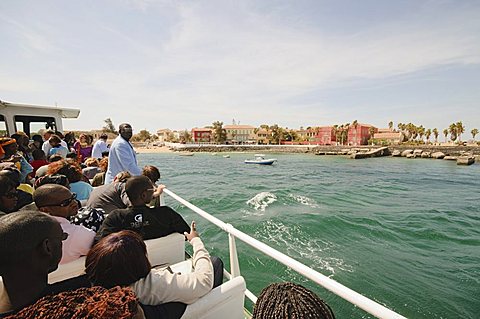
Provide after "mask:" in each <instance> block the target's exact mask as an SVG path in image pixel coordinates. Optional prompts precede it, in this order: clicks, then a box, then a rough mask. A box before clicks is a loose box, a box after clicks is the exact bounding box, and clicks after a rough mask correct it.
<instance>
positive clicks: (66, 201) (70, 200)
mask: <svg viewBox="0 0 480 319" xmlns="http://www.w3.org/2000/svg"><path fill="white" fill-rule="evenodd" d="M76 199H77V194H75V193H72V197H70V198H67V199H65V200H63V201H61V202H60V204H50V205H43V206H42V207H55V206H60V207H67V206H68V205H70V204H71V203H72V202H73V201H74V200H76Z"/></svg>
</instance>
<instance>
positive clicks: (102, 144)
mask: <svg viewBox="0 0 480 319" xmlns="http://www.w3.org/2000/svg"><path fill="white" fill-rule="evenodd" d="M107 138H108V135H107V134H105V133H102V135H100V138H99V139H98V141H96V142H95V144H93V149H92V157H93V158H102V157H103V156H102V153H103V152H108V151H109V150H108V145H107Z"/></svg>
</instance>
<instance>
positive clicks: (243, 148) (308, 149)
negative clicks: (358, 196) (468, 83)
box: [134, 143, 480, 156]
mask: <svg viewBox="0 0 480 319" xmlns="http://www.w3.org/2000/svg"><path fill="white" fill-rule="evenodd" d="M139 144H140V143H138V144H137V143H135V144H134V147H135V150H136V151H137V152H138V153H141V154H143V153H178V152H200V153H222V152H229V153H253V152H260V151H261V152H273V153H312V154H317V153H328V155H345V154H342V153H347V152H350V151H369V150H374V149H379V148H381V147H383V146H376V145H362V146H345V145H339V146H317V145H298V146H297V145H295V146H290V145H197V144H190V145H189V144H178V145H175V146H147V147H146V146H144V145H139ZM386 147H388V149H389V151H390V153H393V152H394V151H400V152H403V151H405V150H423V151H428V152H432V153H433V152H443V153H445V154H446V155H451V156H459V155H461V154H463V153H472V154H473V155H476V156H479V155H480V146H479V145H468V146H460V145H456V146H444V145H390V146H386ZM334 153H335V154H334Z"/></svg>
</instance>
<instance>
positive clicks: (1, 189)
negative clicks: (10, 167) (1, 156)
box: [0, 176, 18, 216]
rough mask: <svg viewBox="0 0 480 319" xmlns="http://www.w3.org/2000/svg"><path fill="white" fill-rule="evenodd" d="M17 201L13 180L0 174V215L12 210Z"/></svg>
mask: <svg viewBox="0 0 480 319" xmlns="http://www.w3.org/2000/svg"><path fill="white" fill-rule="evenodd" d="M17 201H18V193H17V189H16V185H15V182H14V181H12V180H11V179H10V178H8V177H7V176H0V216H2V215H5V214H10V213H12V212H14V211H15V209H16V207H17Z"/></svg>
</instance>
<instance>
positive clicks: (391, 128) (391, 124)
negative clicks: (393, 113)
mask: <svg viewBox="0 0 480 319" xmlns="http://www.w3.org/2000/svg"><path fill="white" fill-rule="evenodd" d="M388 128H389V129H390V131H392V130H393V121H390V122H388Z"/></svg>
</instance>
